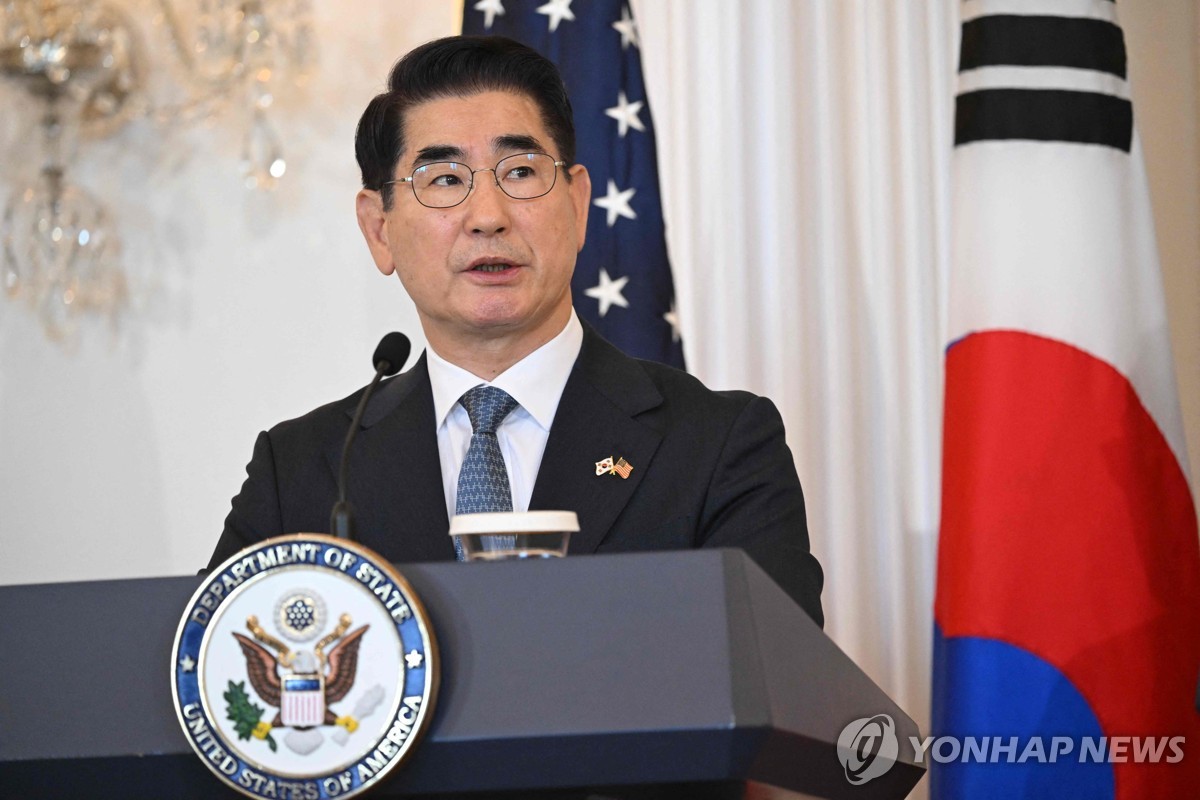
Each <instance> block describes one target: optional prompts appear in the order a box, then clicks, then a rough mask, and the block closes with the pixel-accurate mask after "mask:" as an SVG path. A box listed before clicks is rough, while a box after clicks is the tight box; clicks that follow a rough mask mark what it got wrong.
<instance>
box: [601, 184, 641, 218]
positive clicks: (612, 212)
mask: <svg viewBox="0 0 1200 800" xmlns="http://www.w3.org/2000/svg"><path fill="white" fill-rule="evenodd" d="M635 192H637V189H626V190H625V191H623V192H622V191H621V190H619V189H618V188H617V182H616V181H614V180H613V179H612V178H609V179H608V194H606V195H605V196H604V197H597V198H596V199H595V200H593V201H592V203H593V205H597V206H600V207H601V208H603V209H604V210H605V211H607V212H608V227H610V228H611V227H612V226H613V225H616V224H617V217H618V216H621V217H624V218H625V219H637V214H635V213H634V211H633V209H632V208H631V207H630V206H629V201H630V200H632V199H633V195H634V193H635Z"/></svg>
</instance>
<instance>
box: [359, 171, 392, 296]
mask: <svg viewBox="0 0 1200 800" xmlns="http://www.w3.org/2000/svg"><path fill="white" fill-rule="evenodd" d="M354 210H355V212H356V213H357V214H358V229H359V230H360V231H362V235H363V238H364V239H366V240H367V247H368V248H369V249H370V250H371V258H373V259H375V266H376V268H377V269H378V270H379V271H380V272H382V273H383V274H384V275H391V274H392V273H393V272H395V271H396V262H395V261H394V260H393V259H392V249H391V247H389V246H388V232H387V214H386V213H385V212H384V210H383V197H382V196H381V195H380V194H379V192H377V191H375V190H374V189H363V190H361V191H360V192H359V193H358V194H357V195H356V196H355V198H354Z"/></svg>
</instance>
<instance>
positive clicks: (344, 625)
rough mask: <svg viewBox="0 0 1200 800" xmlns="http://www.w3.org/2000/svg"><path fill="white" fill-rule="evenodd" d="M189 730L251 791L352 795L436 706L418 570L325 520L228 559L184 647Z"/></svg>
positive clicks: (215, 763)
mask: <svg viewBox="0 0 1200 800" xmlns="http://www.w3.org/2000/svg"><path fill="white" fill-rule="evenodd" d="M171 685H172V691H173V693H174V697H175V708H176V711H177V712H178V715H179V721H180V723H181V724H182V726H183V730H184V734H185V735H186V736H187V738H188V741H189V742H190V743H191V745H192V748H193V749H194V750H195V751H196V753H197V754H198V755H199V756H200V757H201V759H202V760H203V761H204V763H205V765H206V766H207V767H208V768H209V769H210V770H212V771H213V773H214V774H216V775H217V777H219V778H221V780H223V781H224V782H225V783H227V784H228V785H230V786H232V787H233V788H235V789H237V790H238V791H240V792H242V793H243V794H246V795H248V796H250V797H269V798H297V799H299V798H304V799H305V800H308V799H309V798H311V799H312V800H318V799H320V800H323V799H324V798H332V797H351V796H353V795H356V794H358V793H359V792H362V791H364V790H366V789H367V788H369V787H371V786H372V785H374V784H375V783H376V782H378V781H379V780H380V779H381V778H383V776H384V775H386V774H387V773H388V772H389V771H390V770H391V769H393V768H394V767H396V766H397V765H398V764H400V763H401V762H402V761H404V760H405V758H406V757H407V756H408V755H409V753H410V752H411V750H412V748H413V747H414V745H415V744H416V743H417V741H418V740H419V739H420V737H421V735H422V733H423V732H424V730H425V729H426V728H427V727H428V724H429V721H430V719H432V717H433V704H434V700H435V698H436V694H437V686H438V658H437V645H436V643H435V641H434V638H433V632H432V629H431V628H430V626H429V622H428V619H427V617H426V614H425V611H424V609H423V607H422V606H421V604H420V601H419V600H418V599H417V598H416V596H415V595H414V594H413V592H412V589H411V587H409V585H408V583H407V582H406V581H405V580H404V579H403V578H402V577H401V576H400V575H399V574H398V573H397V572H396V571H395V570H394V569H393V568H392V566H391V565H390V564H388V563H387V562H386V561H384V560H383V559H382V558H380V557H379V556H378V555H376V554H375V553H373V552H371V551H370V550H368V549H367V548H365V547H362V546H361V545H357V544H354V543H353V542H348V541H346V540H343V539H335V538H333V537H331V536H325V535H323V534H296V535H292V536H281V537H277V538H275V539H268V540H266V541H264V542H260V543H259V544H257V545H254V546H253V547H250V548H247V549H246V550H243V551H242V552H240V553H238V554H237V555H235V556H233V557H232V558H230V559H229V560H228V561H226V562H225V563H224V564H222V565H221V566H220V567H219V568H218V569H217V570H215V571H214V572H213V573H212V574H211V575H209V577H208V578H207V580H206V581H205V582H204V584H203V585H202V586H201V587H200V588H199V589H197V590H196V593H195V594H194V595H193V596H192V599H191V601H190V602H189V604H188V607H187V609H186V611H185V613H184V617H183V619H182V621H181V622H180V625H179V632H178V633H177V634H176V637H175V647H174V651H173V653H172V684H171Z"/></svg>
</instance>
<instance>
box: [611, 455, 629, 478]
mask: <svg viewBox="0 0 1200 800" xmlns="http://www.w3.org/2000/svg"><path fill="white" fill-rule="evenodd" d="M613 472H615V473H617V474H618V475H620V476H621V479H622V480H624V479H625V478H628V477H629V473H631V472H633V465H632V464H630V463H629V462H628V461H626V460H625V459H623V458H618V459H617V463H615V464H613Z"/></svg>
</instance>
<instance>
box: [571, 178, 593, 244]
mask: <svg viewBox="0 0 1200 800" xmlns="http://www.w3.org/2000/svg"><path fill="white" fill-rule="evenodd" d="M569 173H570V175H571V182H570V183H569V184H567V185H568V187H569V191H570V193H571V202H572V203H573V204H574V206H575V235H576V238H577V239H578V241H577V243H576V247H575V252H579V251H580V250H582V249H583V243H584V240H585V239H587V221H588V209H589V208H591V206H592V178H591V176H590V175H588V171H587V167H585V166H584V165H583V164H576V165H575V166H573V167H571V169H570V170H569Z"/></svg>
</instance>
